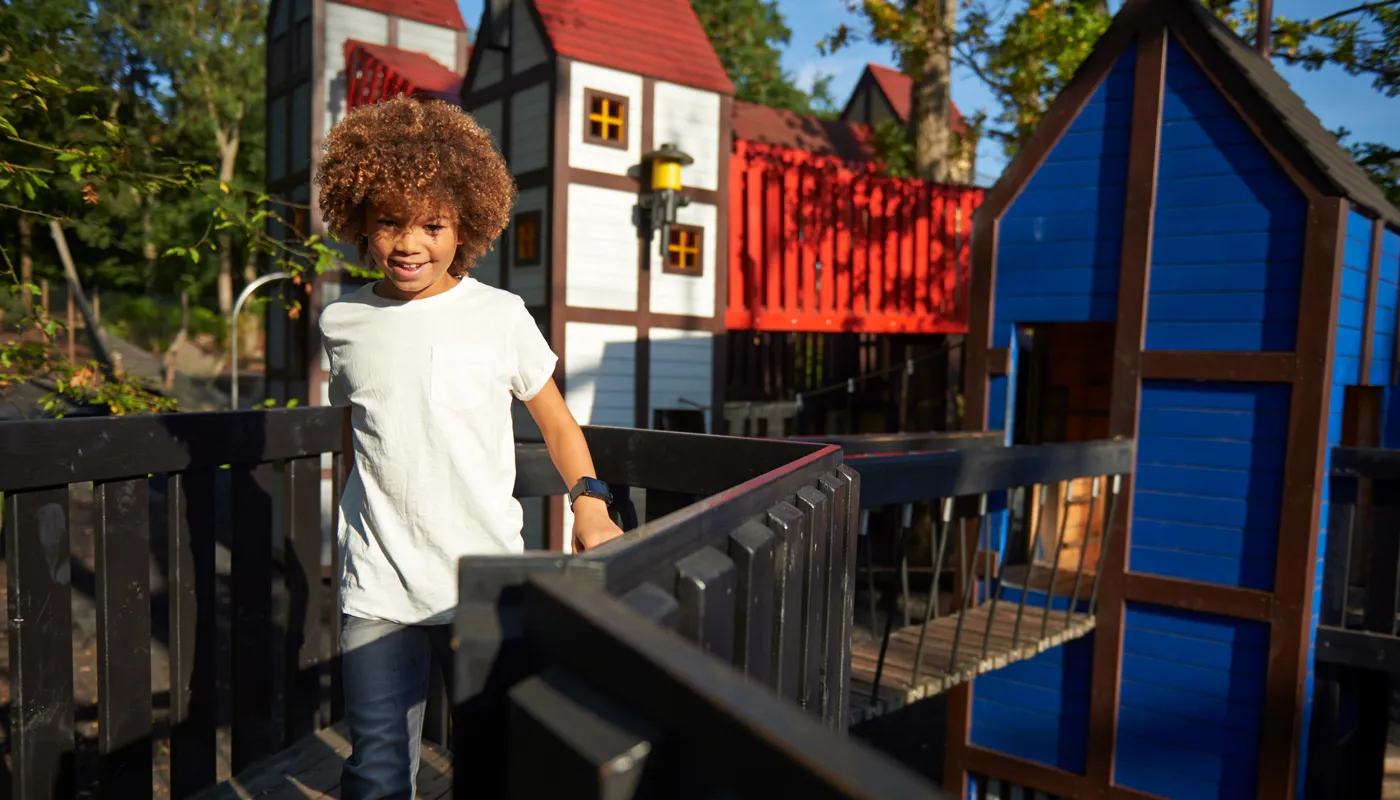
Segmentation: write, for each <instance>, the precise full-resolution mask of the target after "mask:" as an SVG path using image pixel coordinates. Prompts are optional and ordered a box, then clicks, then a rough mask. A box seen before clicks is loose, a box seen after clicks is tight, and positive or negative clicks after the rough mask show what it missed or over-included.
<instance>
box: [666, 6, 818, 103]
mask: <svg viewBox="0 0 1400 800" xmlns="http://www.w3.org/2000/svg"><path fill="white" fill-rule="evenodd" d="M690 5H691V7H692V8H694V9H695V14H696V16H698V17H699V18H700V24H701V25H703V26H704V28H705V33H706V34H707V35H708V36H709V37H710V44H711V45H713V46H714V48H715V53H716V54H717V55H718V56H719V60H720V63H721V64H723V65H724V71H725V72H726V73H728V75H729V79H730V80H731V81H733V83H734V92H735V95H734V96H735V98H737V99H739V100H743V101H744V102H747V103H758V104H761V105H765V106H771V107H773V108H782V109H786V110H788V111H796V112H797V113H799V114H809V113H814V112H815V113H818V114H819V115H823V116H834V115H835V113H836V109H835V102H834V99H833V98H832V96H831V91H830V85H831V77H830V76H822V77H821V78H818V79H817V81H816V82H815V83H814V84H813V87H812V92H811V93H810V94H809V93H807V92H804V91H802V90H801V89H800V88H798V86H797V84H796V83H794V82H793V78H792V76H791V75H789V74H787V73H785V72H783V68H782V65H781V63H780V62H781V59H782V51H781V50H780V49H779V46H780V45H784V46H785V45H787V44H788V42H789V41H790V40H791V38H792V30H791V29H790V28H788V26H787V23H786V22H784V20H783V15H782V14H781V13H780V12H779V11H778V4H777V0H690Z"/></svg>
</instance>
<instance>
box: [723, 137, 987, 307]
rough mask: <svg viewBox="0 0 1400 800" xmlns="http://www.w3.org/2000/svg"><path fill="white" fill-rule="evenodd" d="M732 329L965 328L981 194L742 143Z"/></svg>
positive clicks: (733, 188) (735, 197)
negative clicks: (975, 215)
mask: <svg viewBox="0 0 1400 800" xmlns="http://www.w3.org/2000/svg"><path fill="white" fill-rule="evenodd" d="M730 169H731V174H730V182H729V185H730V203H729V213H730V214H731V217H730V225H729V230H730V236H731V237H732V240H731V242H730V265H729V308H728V316H727V326H728V328H729V329H730V330H759V331H805V332H832V333H837V332H850V333H934V334H936V333H945V334H946V333H965V332H966V331H967V305H968V276H969V274H970V270H971V247H970V245H971V238H972V213H973V211H974V210H975V209H976V208H977V206H978V205H980V204H981V202H982V196H983V190H982V189H979V188H976V187H970V186H939V185H934V184H932V183H929V182H926V181H920V180H913V179H904V178H890V177H886V176H882V175H880V174H879V165H878V163H874V162H864V163H859V162H850V161H842V160H840V159H839V158H836V157H833V156H825V155H814V154H812V153H811V152H808V151H805V150H798V149H795V148H788V147H781V146H774V145H768V144H761V143H757V142H750V141H744V140H742V139H741V140H738V141H736V142H735V143H734V154H733V157H732V159H731V161H730Z"/></svg>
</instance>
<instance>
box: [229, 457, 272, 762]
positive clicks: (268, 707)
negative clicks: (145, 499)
mask: <svg viewBox="0 0 1400 800" xmlns="http://www.w3.org/2000/svg"><path fill="white" fill-rule="evenodd" d="M232 472H233V475H232V510H233V543H232V550H233V554H232V569H231V579H232V582H233V641H232V646H233V647H232V658H233V770H234V772H240V771H242V770H244V769H246V768H247V767H248V765H250V764H252V763H253V762H254V761H256V760H257V759H259V758H261V757H263V756H265V755H268V754H270V753H272V752H273V751H275V750H276V749H277V741H278V739H277V736H276V734H275V731H274V729H273V723H272V702H273V701H272V698H273V670H274V669H276V666H275V665H274V663H273V662H272V660H271V659H269V658H268V653H271V652H273V646H272V632H273V627H272V537H273V532H272V529H273V517H272V492H273V491H274V487H275V486H276V480H277V474H276V470H275V469H274V468H273V465H271V464H257V465H251V466H250V465H242V464H236V465H234V466H233V468H232Z"/></svg>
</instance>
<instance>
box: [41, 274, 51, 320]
mask: <svg viewBox="0 0 1400 800" xmlns="http://www.w3.org/2000/svg"><path fill="white" fill-rule="evenodd" d="M39 305H40V306H41V307H42V308H43V309H44V316H46V317H47V316H48V315H49V279H48V278H44V279H43V280H41V281H39Z"/></svg>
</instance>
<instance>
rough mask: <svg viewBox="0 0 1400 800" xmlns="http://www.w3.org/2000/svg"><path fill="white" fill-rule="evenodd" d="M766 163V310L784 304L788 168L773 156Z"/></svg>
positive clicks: (764, 234) (760, 261)
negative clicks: (786, 178) (783, 264)
mask: <svg viewBox="0 0 1400 800" xmlns="http://www.w3.org/2000/svg"><path fill="white" fill-rule="evenodd" d="M766 166H767V169H765V170H764V174H763V257H762V259H760V260H759V261H758V262H756V263H757V264H760V265H762V266H761V269H762V270H763V275H764V277H765V278H766V285H765V286H764V296H763V310H765V311H780V310H782V307H783V272H782V269H781V268H780V266H779V265H780V264H781V263H782V256H783V183H782V181H783V172H784V170H783V165H782V163H781V162H779V161H778V160H777V159H776V158H773V157H771V156H770V157H769V158H768V159H767V163H766ZM755 310H756V309H755Z"/></svg>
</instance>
